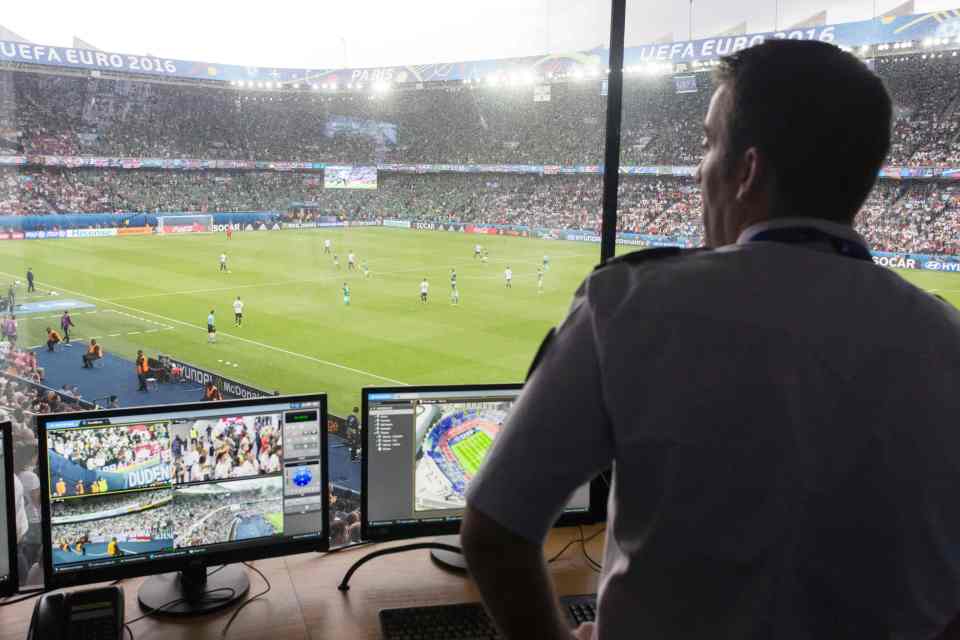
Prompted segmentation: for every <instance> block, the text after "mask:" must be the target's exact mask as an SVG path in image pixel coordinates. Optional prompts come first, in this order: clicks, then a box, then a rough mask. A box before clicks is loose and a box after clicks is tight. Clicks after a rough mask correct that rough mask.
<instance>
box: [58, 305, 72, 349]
mask: <svg viewBox="0 0 960 640" xmlns="http://www.w3.org/2000/svg"><path fill="white" fill-rule="evenodd" d="M73 326H74V324H73V318H71V317H70V312H69V311H66V310H64V312H63V315H62V316H60V328H61V329H62V330H63V341H64V342H65V343H66V344H70V327H73Z"/></svg>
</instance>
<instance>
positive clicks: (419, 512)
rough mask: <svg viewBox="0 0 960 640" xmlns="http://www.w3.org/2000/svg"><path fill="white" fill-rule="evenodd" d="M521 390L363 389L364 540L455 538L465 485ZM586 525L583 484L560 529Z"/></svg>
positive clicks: (502, 387) (505, 387) (518, 387)
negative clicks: (448, 536) (453, 534)
mask: <svg viewBox="0 0 960 640" xmlns="http://www.w3.org/2000/svg"><path fill="white" fill-rule="evenodd" d="M521 389H522V385H519V384H500V385H469V386H424V387H390V388H367V389H364V390H363V424H362V430H361V441H362V443H363V451H362V469H361V477H362V492H361V495H362V498H361V500H362V508H361V513H362V524H361V527H362V537H363V539H365V540H391V539H398V538H414V537H420V536H432V535H443V534H452V533H457V532H458V531H459V529H460V520H461V518H462V517H463V512H464V509H465V507H466V498H465V496H466V491H467V487H468V485H469V483H470V480H471V479H472V478H473V477H474V476H475V475H476V473H477V472H478V470H479V469H480V466H481V464H482V463H483V460H484V458H485V456H486V453H487V451H488V449H489V448H490V446H492V445H493V443H494V441H495V440H496V438H497V435H498V434H499V433H500V430H501V428H502V427H503V425H504V423H505V421H506V419H507V416H508V415H509V412H510V409H511V408H512V407H513V404H514V403H515V402H516V400H517V399H518V397H519V396H520V392H521ZM531 464H535V461H531ZM588 522H592V515H591V511H590V486H589V485H584V486H583V487H580V488H579V489H577V491H575V492H574V494H573V496H572V497H571V499H570V501H569V503H568V504H567V507H566V509H565V510H564V513H563V515H561V517H560V520H559V521H558V523H557V524H558V525H567V524H571V525H572V524H585V523H588Z"/></svg>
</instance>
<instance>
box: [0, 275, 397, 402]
mask: <svg viewBox="0 0 960 640" xmlns="http://www.w3.org/2000/svg"><path fill="white" fill-rule="evenodd" d="M0 275H4V276H7V277H10V278H15V277H16V276H14V275H13V274H11V273H5V272H3V271H0ZM37 284H40V281H39V280H38V281H37ZM46 284H47V285H48V286H54V285H50V283H46ZM55 288H56V289H59V290H60V291H66V292H67V293H69V294H71V295H75V296H81V297H84V298H87V299H88V300H95V301H97V302H99V303H101V304H109V305H113V306H115V307H121V308H123V309H127V310H128V311H134V312H136V313H141V314H144V315H148V316H153V317H154V318H160V319H162V320H165V321H167V322H172V323H174V324H178V325H180V326H182V327H190V328H191V329H200V330H202V331H206V330H207V328H206V327H204V326H201V325H197V324H190V323H189V322H184V321H183V320H177V319H176V318H170V317H168V316H163V315H160V314H159V313H153V312H152V311H145V310H143V309H137V308H135V307H130V306H127V305H125V304H120V303H119V302H112V301H110V300H107V299H105V298H98V297H96V296H92V295H90V294H87V293H81V292H80V291H72V290H70V289H65V288H64V287H55ZM217 333H219V334H221V335H225V336H227V337H229V338H233V339H234V340H237V341H240V342H246V343H247V344H252V345H254V346H256V347H261V348H263V349H269V350H270V351H276V352H278V353H283V354H285V355H288V356H293V357H294V358H301V359H303V360H309V361H310V362H316V363H318V364H323V365H326V366H328V367H333V368H335V369H340V370H342V371H350V372H351V373H356V374H359V375H362V376H367V377H368V378H376V379H377V380H383V381H384V382H392V383H394V384H399V385H403V386H409V385H408V384H407V383H406V382H402V381H400V380H395V379H394V378H387V377H386V376H381V375H377V374H376V373H372V372H370V371H364V370H363V369H355V368H353V367H348V366H346V365H343V364H339V363H337V362H331V361H329V360H323V359H322V358H315V357H313V356H308V355H307V354H305V353H297V352H296V351H289V350H287V349H283V348H281V347H275V346H273V345H272V344H267V343H265V342H258V341H257V340H251V339H250V338H243V337H241V336H238V335H234V334H231V333H227V332H226V331H218V332H217ZM98 337H99V336H98Z"/></svg>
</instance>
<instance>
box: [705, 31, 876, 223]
mask: <svg viewBox="0 0 960 640" xmlns="http://www.w3.org/2000/svg"><path fill="white" fill-rule="evenodd" d="M716 80H717V81H718V83H720V84H724V85H727V86H728V88H729V89H730V91H731V94H732V107H731V110H730V116H729V120H728V122H727V141H726V142H727V146H728V148H729V149H730V154H731V157H733V156H736V155H739V154H741V153H743V152H744V151H745V150H746V149H748V148H750V147H756V148H757V150H758V151H760V152H761V154H763V155H764V156H765V157H766V159H767V161H768V163H769V165H768V166H769V167H770V170H771V176H770V177H771V183H770V184H771V188H772V192H773V197H774V203H773V204H774V207H773V208H774V209H775V210H776V211H781V212H786V214H787V215H807V216H814V217H820V218H828V219H831V220H835V221H838V222H847V223H849V222H851V221H852V220H853V218H854V216H855V215H856V214H857V211H859V210H860V207H861V206H862V205H863V202H864V201H865V200H866V198H867V195H868V194H869V193H870V190H871V189H872V188H873V185H874V183H875V182H876V180H877V176H878V173H879V171H880V168H881V167H882V166H883V162H884V160H885V159H886V156H887V152H888V151H889V149H890V127H891V119H892V117H893V107H892V104H891V101H890V95H889V94H888V93H887V89H886V87H885V86H884V84H883V81H882V80H881V79H880V78H879V77H878V76H877V75H876V74H875V73H873V72H872V71H871V70H870V69H868V68H867V66H866V65H865V64H864V63H863V62H861V61H860V60H859V59H857V58H856V57H855V56H853V55H851V54H849V53H845V52H844V51H842V50H841V49H839V48H838V47H836V46H834V45H831V44H827V43H824V42H811V41H798V40H768V41H766V42H764V43H763V44H760V45H757V46H755V47H750V48H748V49H744V50H742V51H739V52H737V53H734V54H732V55H730V56H726V57H725V58H723V59H722V60H721V63H720V66H719V67H718V69H717V74H716ZM811 180H812V184H811Z"/></svg>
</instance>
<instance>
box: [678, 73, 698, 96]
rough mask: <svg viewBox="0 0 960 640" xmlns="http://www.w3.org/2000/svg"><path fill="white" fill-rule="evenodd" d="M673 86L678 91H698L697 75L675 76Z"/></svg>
mask: <svg viewBox="0 0 960 640" xmlns="http://www.w3.org/2000/svg"><path fill="white" fill-rule="evenodd" d="M673 86H674V88H675V89H676V92H677V93H696V92H697V76H694V75H688V76H673Z"/></svg>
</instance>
